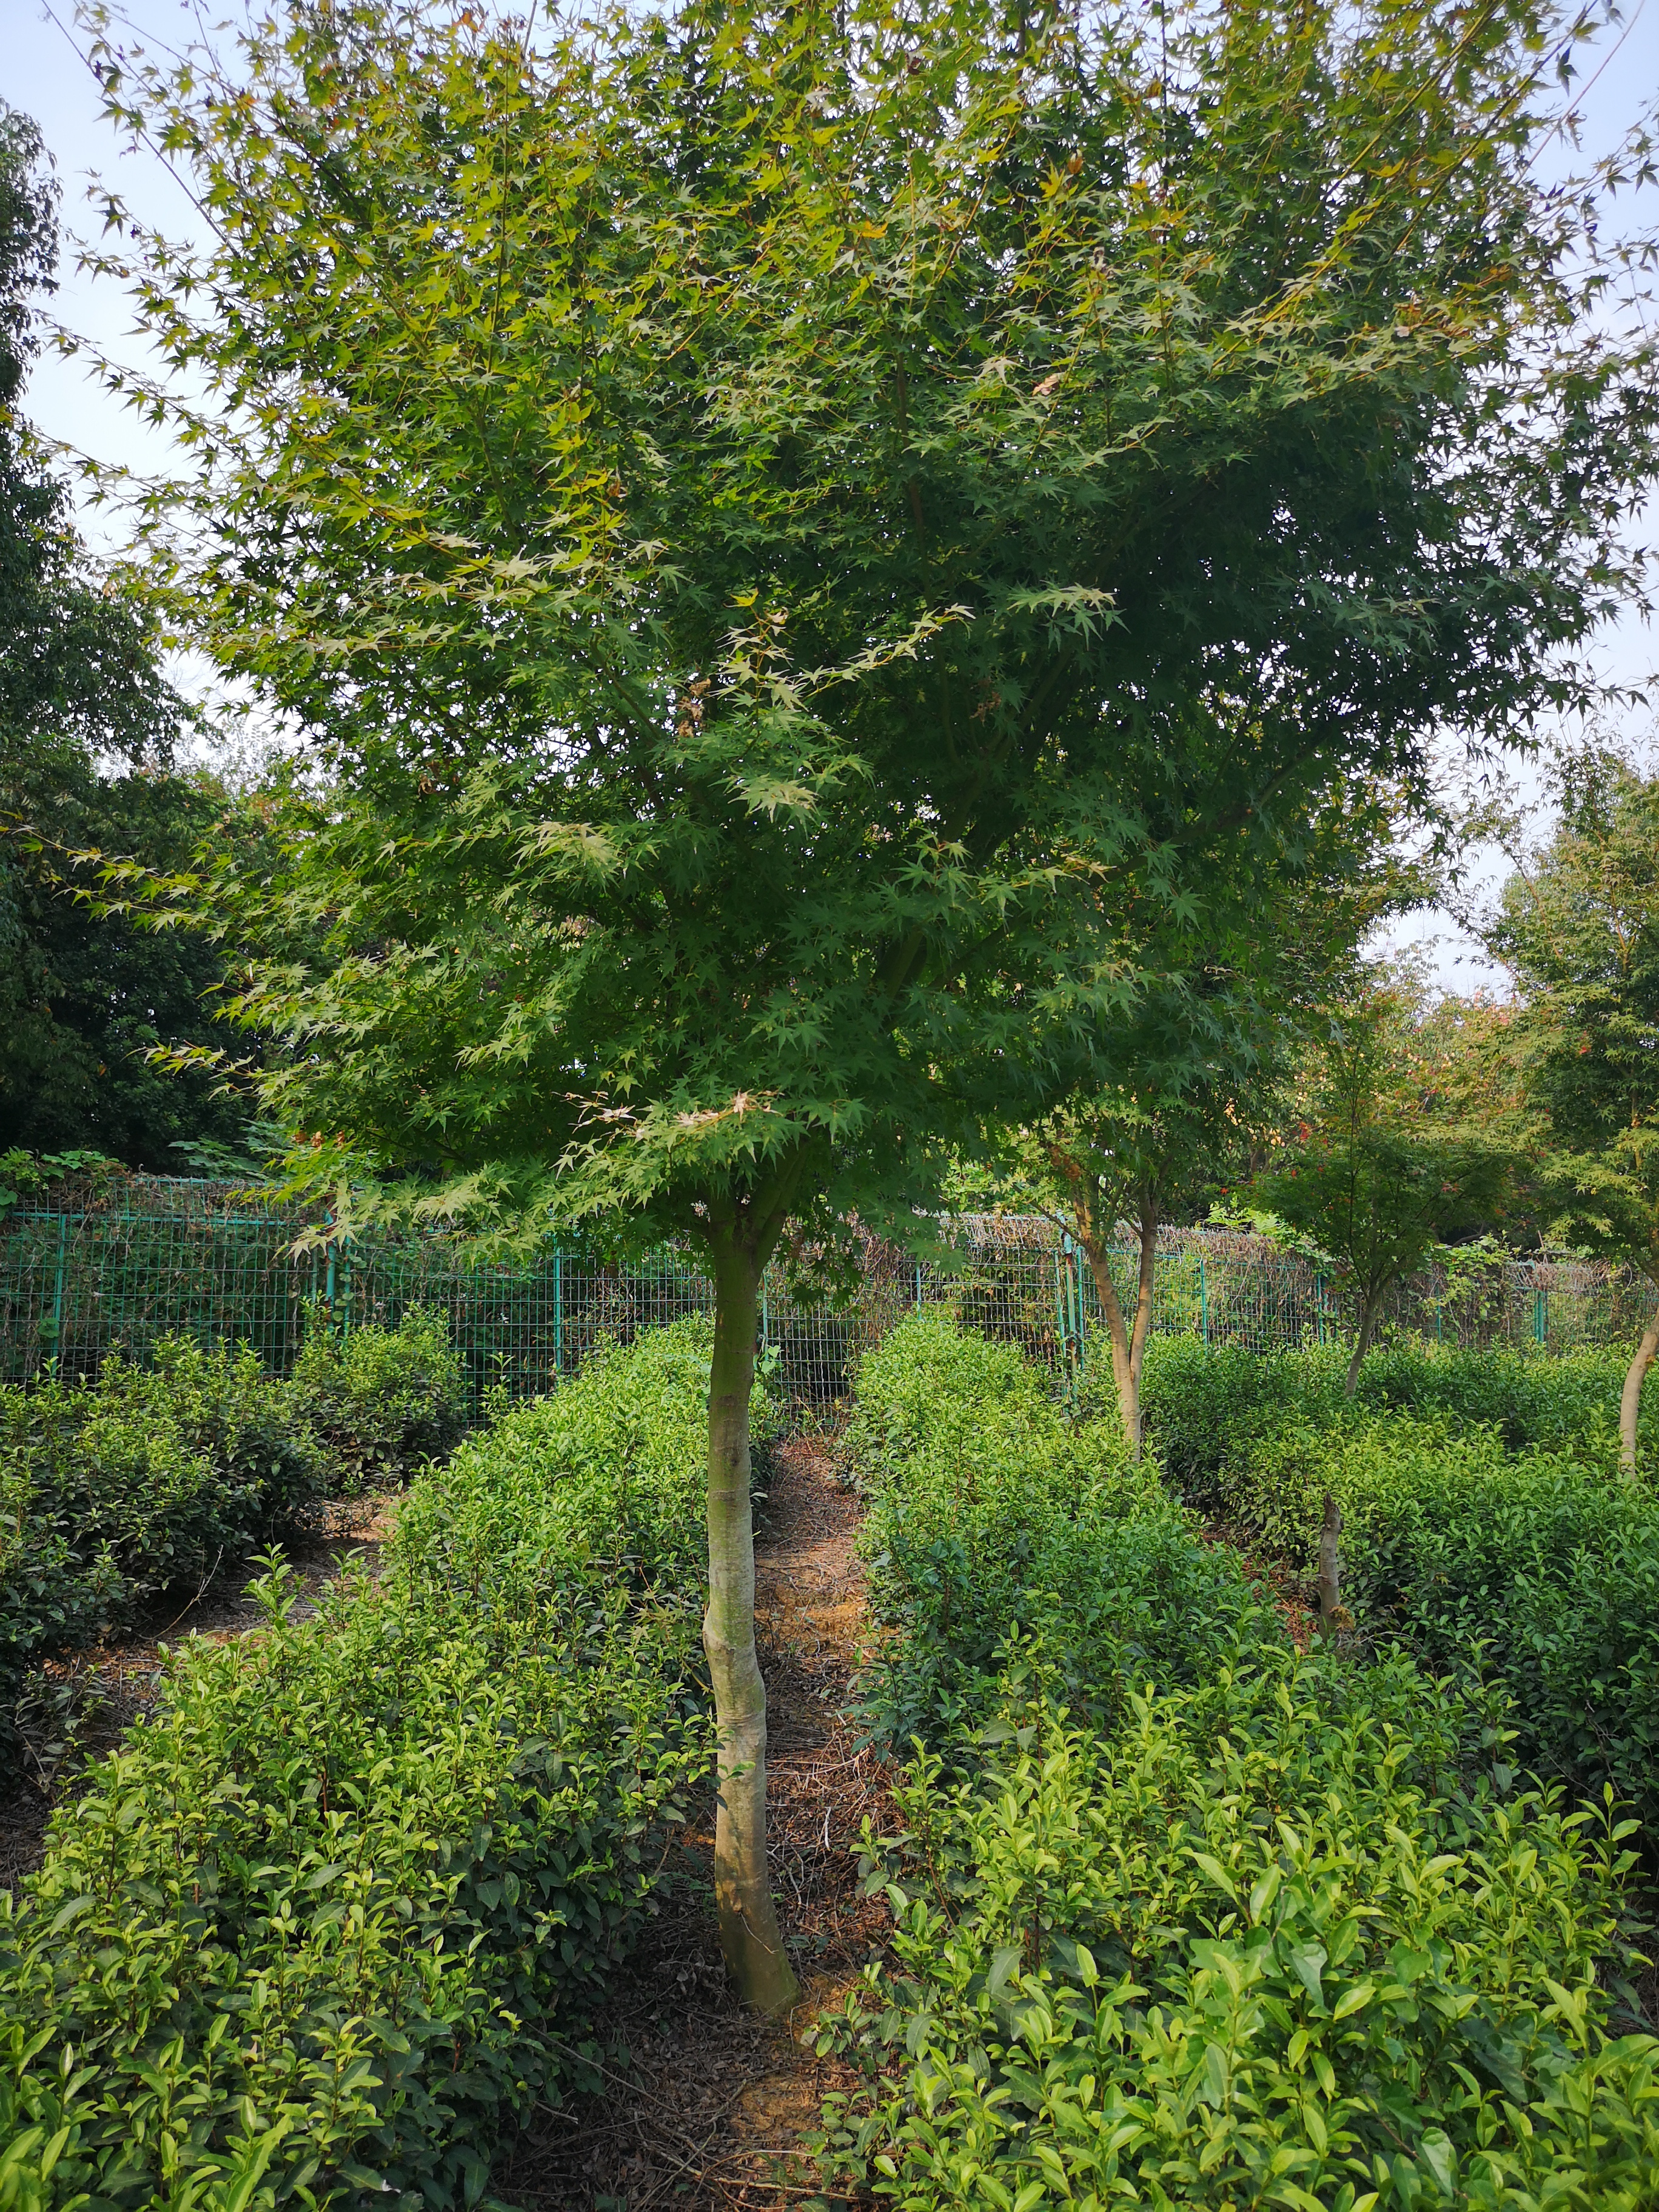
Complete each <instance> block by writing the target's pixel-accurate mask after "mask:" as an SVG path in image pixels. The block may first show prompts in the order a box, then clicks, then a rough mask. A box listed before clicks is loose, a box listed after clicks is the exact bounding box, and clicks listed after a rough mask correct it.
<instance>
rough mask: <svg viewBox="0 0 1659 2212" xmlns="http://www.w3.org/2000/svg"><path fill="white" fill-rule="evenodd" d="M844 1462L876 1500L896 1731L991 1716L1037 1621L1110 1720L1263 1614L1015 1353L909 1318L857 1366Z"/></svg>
mask: <svg viewBox="0 0 1659 2212" xmlns="http://www.w3.org/2000/svg"><path fill="white" fill-rule="evenodd" d="M859 1376H860V1381H859V1398H858V1407H857V1411H856V1413H855V1415H854V1420H853V1423H852V1425H851V1426H850V1428H849V1430H848V1436H847V1439H846V1446H845V1449H846V1452H847V1456H848V1464H849V1466H850V1468H852V1470H853V1471H854V1474H855V1477H856V1479H857V1480H859V1481H860V1483H861V1485H862V1486H864V1488H865V1489H866V1492H867V1498H868V1510H867V1516H866V1553H867V1554H868V1558H869V1563H870V1566H869V1571H870V1594H871V1604H872V1610H873V1612H874V1615H875V1618H876V1620H877V1622H878V1624H879V1625H880V1626H881V1627H882V1628H883V1629H884V1630H885V1631H886V1632H888V1633H887V1635H886V1636H885V1637H884V1639H883V1641H882V1642H881V1644H879V1645H878V1653H879V1656H878V1660H877V1662H876V1663H875V1667H874V1669H873V1671H872V1676H871V1679H870V1680H869V1681H868V1682H867V1683H866V1695H867V1697H868V1699H869V1701H870V1703H871V1705H872V1710H873V1711H876V1712H878V1714H879V1715H880V1717H881V1718H882V1722H883V1724H884V1728H885V1729H886V1730H887V1732H888V1733H889V1734H890V1735H892V1736H893V1737H894V1739H895V1740H896V1741H898V1742H900V1743H903V1742H905V1741H908V1739H909V1737H910V1736H911V1735H913V1734H921V1735H926V1736H927V1737H928V1738H930V1739H936V1738H937V1737H938V1736H939V1733H940V1731H941V1730H942V1729H943V1730H945V1731H947V1732H948V1731H949V1730H951V1729H955V1728H957V1726H959V1725H961V1724H963V1723H966V1722H970V1721H971V1720H973V1719H974V1718H975V1717H983V1716H984V1713H985V1711H986V1710H987V1705H990V1704H994V1703H995V1701H996V1700H997V1699H998V1698H999V1696H1000V1688H999V1681H998V1677H999V1671H1000V1656H999V1655H1000V1653H1001V1652H1002V1651H1003V1650H1004V1649H1005V1647H1006V1644H1007V1641H1008V1638H1010V1637H1011V1636H1013V1635H1016V1634H1018V1632H1021V1631H1022V1630H1024V1631H1026V1632H1030V1631H1031V1630H1032V1629H1034V1628H1036V1627H1037V1626H1041V1628H1042V1638H1043V1644H1044V1649H1045V1650H1046V1652H1047V1653H1048V1659H1049V1662H1050V1664H1051V1665H1052V1666H1053V1667H1054V1668H1055V1669H1056V1671H1057V1673H1058V1674H1059V1675H1060V1678H1061V1679H1062V1680H1063V1681H1064V1683H1065V1686H1066V1696H1067V1699H1068V1700H1069V1702H1070V1703H1071V1705H1072V1707H1073V1710H1074V1711H1078V1712H1079V1713H1089V1714H1091V1715H1093V1716H1095V1717H1097V1718H1098V1719H1099V1720H1100V1721H1101V1722H1102V1723H1109V1722H1110V1720H1111V1719H1112V1718H1113V1717H1114V1716H1115V1713H1116V1711H1117V1710H1118V1708H1119V1706H1120V1705H1121V1702H1122V1699H1123V1698H1124V1697H1125V1695H1126V1694H1127V1691H1128V1690H1129V1689H1131V1688H1133V1687H1135V1686H1139V1684H1141V1683H1142V1682H1144V1681H1146V1680H1149V1679H1157V1680H1161V1681H1165V1682H1167V1681H1171V1680H1190V1679H1192V1676H1193V1674H1194V1671H1195V1670H1198V1669H1201V1668H1203V1667H1204V1666H1205V1665H1206V1663H1207V1662H1210V1661H1212V1659H1213V1658H1214V1656H1215V1655H1216V1653H1217V1652H1218V1651H1220V1650H1227V1649H1229V1648H1231V1644H1233V1643H1234V1642H1235V1641H1236V1640H1237V1637H1238V1636H1239V1634H1240V1633H1241V1632H1243V1625H1244V1624H1245V1623H1247V1622H1249V1620H1253V1619H1254V1617H1255V1601H1254V1600H1253V1599H1252V1598H1251V1596H1250V1595H1249V1590H1248V1589H1247V1586H1246V1584H1245V1582H1244V1578H1243V1574H1242V1572H1241V1571H1240V1570H1239V1568H1238V1566H1237V1562H1236V1561H1235V1559H1233V1557H1232V1555H1231V1553H1227V1552H1226V1551H1225V1550H1218V1551H1216V1552H1213V1553H1205V1552H1204V1551H1202V1550H1201V1549H1200V1547H1197V1546H1195V1545H1194V1542H1193V1541H1192V1535H1191V1531H1190V1529H1189V1528H1188V1522H1187V1518H1186V1516H1185V1515H1184V1514H1183V1513H1182V1511H1181V1510H1180V1509H1179V1508H1178V1507H1176V1506H1174V1505H1172V1504H1170V1503H1168V1501H1167V1500H1166V1499H1165V1498H1164V1496H1163V1493H1162V1492H1161V1490H1160V1488H1159V1486H1158V1478H1157V1476H1156V1474H1154V1473H1153V1472H1152V1470H1151V1469H1147V1470H1146V1471H1142V1470H1140V1469H1139V1468H1137V1467H1136V1466H1135V1465H1134V1464H1133V1462H1132V1461H1131V1459H1130V1456H1129V1453H1128V1449H1127V1444H1126V1442H1125V1439H1124V1437H1123V1435H1122V1432H1121V1429H1120V1428H1119V1427H1118V1426H1117V1425H1116V1424H1115V1422H1109V1421H1106V1420H1098V1421H1093V1422H1090V1423H1087V1424H1085V1425H1083V1426H1081V1427H1079V1426H1077V1425H1073V1423H1071V1422H1070V1421H1068V1420H1067V1419H1066V1417H1065V1416H1064V1414H1063V1413H1061V1412H1060V1408H1059V1407H1057V1406H1056V1405H1055V1404H1054V1400H1053V1398H1052V1395H1051V1394H1050V1393H1049V1391H1048V1389H1046V1387H1045V1380H1044V1378H1043V1377H1042V1376H1041V1375H1040V1374H1039V1373H1038V1371H1037V1370H1036V1369H1034V1368H1033V1367H1032V1366H1031V1365H1030V1363H1029V1362H1028V1361H1027V1360H1026V1359H1025V1358H1024V1357H1023V1356H1022V1355H1021V1353H1020V1352H1018V1350H1017V1349H1016V1348H1015V1347H1014V1346H1012V1345H1006V1344H996V1343H993V1342H990V1341H988V1340H986V1339H985V1338H983V1337H980V1336H977V1335H974V1334H968V1333H966V1332H963V1331H959V1330H957V1328H956V1327H955V1326H954V1324H953V1323H952V1322H951V1320H950V1319H949V1317H948V1316H924V1317H921V1318H919V1319H917V1320H915V1321H913V1322H905V1323H904V1324H903V1325H902V1327H900V1328H897V1329H896V1330H894V1331H893V1333H892V1334H891V1335H890V1336H889V1337H888V1338H887V1340H886V1341H885V1342H884V1344H882V1345H881V1346H878V1348H877V1349H876V1350H875V1351H873V1352H868V1353H866V1356H865V1358H864V1359H863V1361H862V1362H861V1363H860V1370H859Z"/></svg>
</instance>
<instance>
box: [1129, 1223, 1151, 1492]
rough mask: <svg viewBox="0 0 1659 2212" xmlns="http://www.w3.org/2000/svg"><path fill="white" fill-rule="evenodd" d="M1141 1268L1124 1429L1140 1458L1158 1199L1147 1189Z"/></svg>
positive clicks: (1136, 1290) (1141, 1243)
mask: <svg viewBox="0 0 1659 2212" xmlns="http://www.w3.org/2000/svg"><path fill="white" fill-rule="evenodd" d="M1139 1226H1140V1270H1139V1278H1138V1279H1137V1282H1136V1285H1135V1322H1134V1327H1133V1329H1132V1330H1131V1331H1130V1334H1129V1402H1130V1407H1131V1411H1132V1415H1133V1429H1132V1430H1126V1431H1125V1433H1126V1434H1127V1435H1128V1437H1129V1449H1130V1452H1131V1453H1132V1455H1133V1456H1134V1457H1135V1458H1136V1459H1139V1457H1140V1443H1141V1437H1140V1370H1141V1367H1142V1364H1143V1363H1144V1362H1145V1360H1146V1340H1147V1338H1148V1337H1149V1336H1150V1335H1151V1334H1152V1290H1153V1284H1154V1278H1155V1276H1156V1273H1157V1270H1158V1200H1157V1199H1156V1198H1155V1197H1154V1196H1153V1194H1152V1191H1151V1190H1150V1189H1146V1190H1143V1191H1142V1192H1141V1194H1140V1224H1139Z"/></svg>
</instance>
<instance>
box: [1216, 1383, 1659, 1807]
mask: <svg viewBox="0 0 1659 2212" xmlns="http://www.w3.org/2000/svg"><path fill="white" fill-rule="evenodd" d="M1225 1487H1226V1495H1227V1498H1228V1503H1229V1507H1230V1510H1231V1511H1232V1512H1234V1513H1235V1514H1236V1515H1237V1517H1238V1518H1239V1519H1240V1520H1242V1521H1243V1522H1247V1523H1249V1525H1250V1526H1251V1527H1253V1528H1256V1529H1258V1530H1259V1531H1260V1532H1261V1535H1262V1537H1263V1538H1264V1540H1265V1541H1267V1543H1268V1544H1269V1545H1271V1546H1272V1547H1273V1548H1274V1549H1275V1550H1277V1551H1278V1552H1279V1553H1280V1554H1281V1555H1282V1556H1283V1557H1285V1559H1288V1560H1290V1561H1291V1564H1292V1565H1295V1566H1297V1568H1298V1569H1300V1570H1301V1571H1304V1572H1305V1573H1310V1574H1311V1573H1312V1571H1313V1570H1314V1563H1315V1556H1316V1547H1317V1541H1318V1528H1319V1522H1320V1517H1321V1512H1322V1504H1323V1500H1324V1497H1325V1493H1326V1492H1327V1491H1329V1492H1331V1493H1332V1494H1333V1495H1334V1497H1335V1498H1336V1500H1337V1502H1338V1504H1339V1505H1340V1508H1341V1510H1342V1517H1343V1522H1344V1528H1343V1534H1342V1540H1341V1548H1342V1561H1343V1596H1344V1600H1345V1602H1346V1604H1347V1605H1348V1607H1349V1608H1350V1610H1351V1611H1352V1613H1354V1615H1355V1617H1356V1620H1358V1623H1359V1625H1360V1626H1362V1627H1366V1628H1369V1629H1370V1630H1371V1631H1372V1632H1374V1633H1378V1634H1387V1635H1393V1634H1398V1635H1401V1636H1403V1637H1404V1638H1405V1639H1406V1641H1407V1643H1408V1644H1410V1646H1411V1648H1412V1649H1413V1650H1414V1651H1415V1652H1417V1653H1418V1654H1419V1656H1421V1657H1422V1658H1423V1659H1424V1660H1425V1662H1426V1663H1427V1664H1429V1665H1430V1666H1431V1667H1433V1668H1436V1669H1437V1671H1443V1670H1446V1669H1453V1668H1455V1669H1457V1670H1458V1671H1460V1672H1462V1673H1465V1674H1479V1675H1482V1676H1490V1677H1494V1678H1496V1679H1497V1680H1501V1681H1502V1682H1503V1683H1504V1685H1505V1686H1506V1688H1507V1690H1508V1692H1509V1694H1510V1697H1511V1698H1512V1699H1513V1701H1514V1705H1515V1711H1516V1729H1517V1737H1518V1744H1519V1752H1520V1756H1521V1757H1522V1759H1523V1760H1524V1761H1525V1762H1526V1763H1527V1764H1528V1765H1531V1766H1534V1767H1535V1768H1537V1770H1538V1771H1540V1772H1541V1773H1544V1774H1546V1775H1553V1776H1557V1777H1559V1778H1562V1779H1564V1780H1565V1781H1566V1782H1567V1783H1568V1784H1570V1785H1571V1788H1572V1789H1573V1790H1574V1791H1575V1792H1577V1793H1578V1794H1580V1795H1588V1796H1595V1795H1597V1794H1599V1792H1600V1790H1601V1786H1602V1784H1604V1783H1606V1782H1608V1781H1611V1782H1612V1783H1613V1785H1614V1786H1615V1788H1616V1789H1617V1790H1618V1791H1619V1793H1620V1796H1624V1797H1626V1798H1628V1799H1630V1800H1632V1802H1634V1803H1635V1804H1636V1805H1637V1807H1638V1809H1639V1811H1640V1813H1641V1814H1642V1817H1643V1820H1644V1826H1646V1828H1647V1830H1648V1833H1649V1837H1650V1841H1651V1840H1652V1839H1653V1838H1659V1501H1656V1499H1655V1498H1654V1496H1653V1494H1652V1493H1651V1492H1650V1491H1648V1490H1646V1489H1645V1488H1638V1487H1637V1486H1633V1485H1631V1484H1628V1483H1626V1482H1621V1481H1620V1480H1619V1478H1618V1477H1617V1475H1616V1474H1604V1473H1601V1472H1600V1471H1599V1470H1597V1469H1595V1468H1589V1467H1586V1466H1584V1465H1583V1463H1581V1462H1578V1461H1577V1460H1574V1459H1571V1458H1567V1457H1565V1456H1562V1455H1553V1454H1549V1453H1545V1452H1528V1453H1520V1454H1515V1453H1510V1452H1507V1451H1505V1450H1504V1447H1503V1445H1502V1443H1500V1442H1499V1441H1498V1437H1497V1436H1496V1435H1495V1434H1494V1433H1493V1432H1492V1431H1491V1430H1483V1429H1475V1430H1473V1431H1470V1432H1468V1434H1466V1435H1462V1436H1457V1435H1450V1434H1448V1433H1447V1431H1445V1430H1444V1429H1443V1427H1441V1426H1439V1425H1437V1424H1431V1423H1427V1422H1424V1421H1415V1420H1411V1419H1406V1418H1405V1417H1403V1416H1400V1415H1395V1417H1393V1418H1392V1419H1389V1418H1383V1419H1376V1418H1373V1419H1371V1420H1370V1422H1369V1423H1368V1424H1367V1425H1365V1426H1364V1427H1353V1428H1350V1429H1346V1430H1324V1431H1321V1430H1316V1429H1310V1428H1291V1429H1287V1430H1285V1431H1282V1432H1281V1433H1279V1434H1278V1435H1276V1436H1273V1437H1267V1438H1265V1439H1263V1440H1262V1441H1261V1442H1259V1443H1255V1445H1254V1446H1253V1447H1251V1448H1250V1449H1249V1450H1248V1451H1246V1452H1244V1453H1243V1455H1242V1456H1241V1458H1240V1460H1239V1461H1238V1462H1237V1463H1236V1465H1235V1467H1234V1468H1233V1470H1232V1471H1231V1474H1230V1477H1229V1480H1228V1482H1227V1484H1226V1486H1225Z"/></svg>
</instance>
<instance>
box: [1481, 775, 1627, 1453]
mask: <svg viewBox="0 0 1659 2212" xmlns="http://www.w3.org/2000/svg"><path fill="white" fill-rule="evenodd" d="M1552 796H1553V798H1554V799H1556V800H1557V802H1558V803H1559V810H1560V815H1559V827H1558V828H1557V829H1556V831H1555V833H1554V835H1553V836H1552V837H1551V838H1550V839H1549V840H1548V842H1547V843H1546V844H1545V845H1544V847H1543V848H1542V849H1541V850H1540V851H1536V852H1532V853H1528V852H1526V851H1525V850H1524V849H1522V848H1516V851H1515V853H1514V857H1515V859H1516V861H1517V864H1518V865H1517V866H1516V871H1515V872H1514V873H1513V874H1512V875H1511V876H1510V878H1509V880H1508V882H1507V883H1506V884H1505V885H1504V891H1503V895H1502V899H1501V903H1500V908H1499V911H1498V915H1497V916H1496V917H1495V919H1494V921H1492V925H1491V927H1489V929H1488V931H1487V933H1486V939H1487V944H1488V945H1489V947H1490V949H1491V951H1492V952H1493V953H1494V954H1495V955H1496V957H1498V958H1499V959H1501V960H1503V961H1504V963H1506V965H1507V966H1508V967H1509V968H1510V970H1511V972H1512V974H1513V975H1514V976H1515V978H1516V983H1517V985H1518V987H1519V989H1520V993H1521V1000H1522V1004H1521V1009H1520V1012H1519V1015H1518V1017H1517V1018H1516V1022H1515V1023H1514V1024H1513V1026H1512V1042H1513V1048H1514V1050H1515V1052H1516V1055H1517V1057H1518V1061H1519V1066H1520V1068H1521V1072H1522V1079H1523V1082H1524V1085H1525V1091H1526V1101H1527V1105H1528V1108H1529V1109H1530V1111H1531V1114H1532V1116H1533V1118H1534V1128H1535V1131H1536V1133H1537V1135H1538V1137H1539V1138H1540V1139H1541V1140H1542V1141H1541V1145H1540V1152H1541V1184H1542V1188H1543V1192H1544V1194H1545V1197H1546V1200H1547V1203H1548V1204H1549V1205H1550V1206H1551V1208H1552V1211H1553V1214H1554V1219H1553V1223H1552V1225H1551V1226H1552V1230H1553V1233H1554V1234H1556V1235H1558V1236H1563V1237H1566V1238H1567V1239H1569V1240H1570V1241H1571V1243H1574V1244H1576V1245H1577V1246H1578V1247H1580V1248H1581V1249H1588V1250H1589V1251H1593V1252H1597V1253H1600V1254H1601V1255H1604V1256H1605V1257H1607V1258H1608V1259H1611V1260H1616V1261H1621V1262H1623V1263H1624V1264H1625V1265H1626V1266H1629V1267H1634V1268H1635V1269H1636V1270H1637V1272H1638V1273H1639V1274H1641V1275H1643V1276H1644V1277H1645V1278H1646V1279H1647V1280H1648V1282H1649V1283H1650V1284H1652V1285H1654V1286H1655V1288H1656V1290H1659V777H1653V776H1646V775H1643V774H1641V772H1640V771H1639V770H1638V769H1637V768H1636V767H1635V766H1634V765H1633V764H1632V762H1631V761H1629V760H1628V759H1626V758H1625V757H1622V756H1621V755H1620V753H1619V752H1618V751H1617V750H1614V749H1613V748H1610V747H1607V746H1605V745H1595V746H1589V747H1586V748H1584V749H1583V750H1577V751H1574V752H1571V753H1568V754H1567V755H1565V757H1563V758H1562V759H1560V760H1559V762H1558V763H1557V766H1556V770H1555V774H1554V776H1553V793H1552ZM1656 1355H1659V1313H1656V1315H1655V1316H1654V1317H1653V1319H1651V1320H1650V1322H1649V1323H1648V1325H1647V1327H1646V1328H1645V1329H1644V1331H1643V1333H1642V1336H1641V1340H1640V1342H1639V1343H1638V1346H1637V1348H1636V1352H1635V1356H1634V1358H1632V1361H1631V1364H1630V1367H1629V1369H1628V1370H1627V1372H1626V1376H1625V1387H1624V1392H1623V1395H1622V1400H1621V1402H1620V1415H1619V1426H1620V1442H1621V1449H1622V1452H1623V1457H1624V1462H1625V1465H1626V1467H1627V1468H1632V1469H1633V1468H1635V1465H1636V1438H1637V1423H1638V1416H1639V1413H1640V1411H1641V1401H1642V1385H1643V1383H1644V1380H1645V1378H1646V1376H1647V1373H1648V1370H1649V1369H1650V1367H1651V1366H1652V1365H1653V1363H1654V1359H1655V1358H1656Z"/></svg>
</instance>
